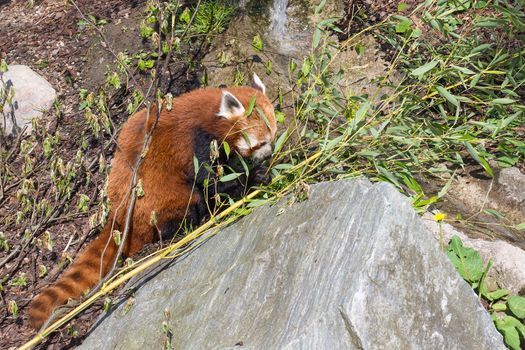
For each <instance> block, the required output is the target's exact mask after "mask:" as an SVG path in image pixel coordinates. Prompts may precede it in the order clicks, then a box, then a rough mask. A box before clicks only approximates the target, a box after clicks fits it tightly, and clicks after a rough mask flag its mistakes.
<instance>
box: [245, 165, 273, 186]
mask: <svg viewBox="0 0 525 350" xmlns="http://www.w3.org/2000/svg"><path fill="white" fill-rule="evenodd" d="M271 182H272V175H271V174H270V170H269V169H268V168H267V167H265V166H263V165H258V166H256V167H255V168H253V169H252V172H251V174H250V185H251V186H259V185H269V184H270V183H271Z"/></svg>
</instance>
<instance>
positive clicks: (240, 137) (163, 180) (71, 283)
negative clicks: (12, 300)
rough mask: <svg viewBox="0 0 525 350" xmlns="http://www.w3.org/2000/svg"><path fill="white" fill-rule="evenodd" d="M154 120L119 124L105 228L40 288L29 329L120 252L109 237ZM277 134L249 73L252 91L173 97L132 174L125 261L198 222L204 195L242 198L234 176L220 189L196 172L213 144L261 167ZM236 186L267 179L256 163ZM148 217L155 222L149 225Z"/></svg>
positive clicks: (121, 218)
mask: <svg viewBox="0 0 525 350" xmlns="http://www.w3.org/2000/svg"><path fill="white" fill-rule="evenodd" d="M252 98H255V107H254V108H253V109H252V113H251V114H250V115H246V110H247V109H248V108H250V102H251V101H252ZM155 114H156V111H155V108H151V109H150V113H149V117H148V112H147V111H146V110H142V111H140V112H137V113H136V114H134V115H133V116H131V117H130V118H129V120H128V121H127V122H126V123H125V124H124V126H123V128H122V130H121V132H120V135H119V138H118V141H117V145H118V147H117V151H116V153H115V157H114V159H113V161H112V165H111V170H110V174H109V185H108V191H107V192H108V198H109V200H110V203H111V210H110V214H109V219H108V222H107V223H106V225H105V226H104V228H103V229H102V231H101V232H100V234H99V236H98V237H97V238H96V239H95V240H93V241H92V242H91V243H90V244H89V245H88V246H87V247H86V248H85V250H84V251H83V252H82V253H81V254H80V255H79V257H78V258H77V259H76V260H75V262H74V263H73V265H72V266H71V267H70V268H69V269H68V270H67V271H66V272H65V273H64V274H63V276H61V278H60V279H59V280H58V282H56V283H55V284H53V285H52V286H50V287H47V288H45V289H44V290H43V291H42V292H41V293H40V294H38V295H37V296H36V298H35V299H34V300H33V301H32V302H31V304H30V307H29V323H30V325H31V326H32V327H33V328H36V329H38V328H40V327H41V326H42V325H43V323H44V322H45V321H46V320H47V319H48V318H49V316H50V315H51V313H52V312H53V310H54V309H55V308H56V307H58V306H61V305H63V304H64V303H66V302H67V300H68V299H69V298H73V299H76V298H79V297H80V296H81V295H82V294H83V293H84V292H85V291H86V290H88V289H89V288H92V287H93V286H94V285H96V283H98V281H99V280H100V277H101V275H102V276H104V275H106V274H107V273H108V272H109V270H110V267H111V266H112V264H113V261H114V259H115V256H116V254H117V252H118V248H119V247H118V246H117V244H116V243H115V240H114V239H113V234H112V233H113V232H114V230H118V231H121V232H122V231H123V229H124V224H125V220H126V211H127V207H128V204H129V201H130V184H131V178H132V167H133V165H134V164H135V162H136V161H137V159H138V157H140V156H141V152H142V149H143V142H144V136H145V134H146V133H147V132H149V131H150V130H151V129H152V127H153V125H154V120H155ZM276 129H277V126H276V122H275V115H274V109H273V106H272V104H271V103H270V101H269V100H268V99H267V97H266V96H265V86H264V84H263V83H262V81H261V80H260V79H259V77H257V75H255V74H254V83H253V85H252V87H247V86H245V87H231V88H222V89H221V88H203V89H198V90H194V91H192V92H189V93H186V94H183V95H181V96H179V97H177V98H174V99H173V101H172V108H171V110H167V108H163V109H162V110H161V112H160V113H159V118H158V122H157V125H156V127H155V128H154V129H153V132H152V138H151V143H150V145H149V147H148V150H147V153H146V156H145V158H144V159H143V162H142V165H141V167H140V168H139V171H138V179H140V181H141V183H142V188H143V191H144V193H145V195H144V196H141V197H139V198H137V200H136V203H135V206H134V210H133V215H132V221H131V227H130V230H129V233H128V237H127V239H126V241H125V243H124V247H123V253H124V255H125V256H132V255H133V254H135V253H136V252H137V251H138V250H140V249H141V248H142V247H144V245H146V244H147V243H151V242H154V241H156V240H158V239H159V236H160V235H163V236H165V235H166V234H168V235H170V234H171V235H173V234H174V233H176V231H177V230H179V229H180V227H181V224H182V223H183V221H186V220H187V221H188V222H189V223H190V225H191V224H198V223H199V222H200V221H201V220H202V219H203V217H205V216H206V213H207V212H208V210H207V207H206V200H207V197H209V196H213V195H215V194H218V193H228V194H231V195H233V196H237V195H239V194H240V193H241V192H242V188H244V187H243V186H239V183H240V182H242V181H240V179H239V178H237V179H236V180H233V181H229V182H225V183H222V182H220V181H215V182H213V181H211V183H213V185H211V183H210V181H208V180H207V178H208V177H209V175H210V174H208V173H207V171H206V170H205V169H206V167H203V166H201V167H199V169H200V170H199V171H198V173H197V174H195V170H194V169H195V167H194V163H195V162H196V161H197V162H198V163H200V164H204V163H209V162H210V153H211V152H212V150H211V149H210V144H211V142H212V141H213V140H216V141H217V142H218V144H221V143H223V142H226V143H227V144H228V145H229V146H230V147H231V152H232V153H233V151H236V152H237V153H239V154H240V155H241V156H242V157H245V158H252V159H253V160H254V162H255V163H259V164H260V161H261V160H263V159H265V158H268V157H269V156H271V154H272V142H273V140H274V138H275V133H276ZM223 153H224V152H223ZM194 158H196V161H195V160H194ZM220 158H224V155H221V157H220ZM221 161H224V159H221ZM207 169H210V168H209V167H207ZM208 171H209V170H208ZM212 175H213V174H212ZM241 180H244V181H246V182H249V183H248V186H250V185H255V184H260V183H265V182H267V181H268V175H266V169H265V168H264V167H262V166H261V165H259V166H256V167H255V168H254V169H253V170H252V171H251V172H250V176H249V179H241ZM206 186H208V188H207V187H206ZM239 188H241V189H239ZM153 212H154V213H155V215H156V224H152V223H151V216H152V213H153ZM159 231H160V232H159ZM103 252H104V254H102V253H103Z"/></svg>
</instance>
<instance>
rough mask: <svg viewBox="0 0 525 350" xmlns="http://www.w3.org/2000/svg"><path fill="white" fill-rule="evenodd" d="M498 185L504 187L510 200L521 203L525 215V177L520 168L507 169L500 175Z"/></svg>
mask: <svg viewBox="0 0 525 350" xmlns="http://www.w3.org/2000/svg"><path fill="white" fill-rule="evenodd" d="M498 184H499V185H501V186H502V188H503V190H504V191H505V192H506V193H507V195H508V196H509V198H510V199H512V200H514V201H516V202H517V203H519V206H520V208H521V209H522V211H523V212H524V213H525V175H524V174H522V173H521V172H520V170H519V169H518V168H505V169H502V170H501V171H500V173H499V176H498ZM524 221H525V218H524Z"/></svg>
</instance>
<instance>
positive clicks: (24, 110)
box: [0, 64, 56, 134]
mask: <svg viewBox="0 0 525 350" xmlns="http://www.w3.org/2000/svg"><path fill="white" fill-rule="evenodd" d="M2 79H3V81H4V82H5V84H6V85H7V86H12V88H13V89H14V99H13V103H12V107H11V106H9V105H7V106H6V110H5V114H6V115H12V114H13V111H14V120H15V123H16V126H17V127H18V128H20V129H23V128H24V127H25V126H27V131H29V130H31V120H32V119H33V118H41V117H42V115H43V112H45V111H47V110H48V109H49V108H51V106H52V105H53V102H54V101H55V98H56V91H55V89H53V87H52V86H51V84H50V83H49V82H48V81H47V80H45V79H44V78H43V77H42V76H40V75H39V74H38V73H36V72H35V71H33V70H32V69H31V68H29V67H28V66H24V65H18V64H16V65H10V66H9V68H8V71H7V72H5V73H4V74H3V76H2ZM12 119H13V118H6V120H5V124H4V121H3V120H2V121H0V127H1V128H3V129H4V130H5V131H6V133H7V134H11V133H13V132H14V129H13V128H14V123H13V120H12Z"/></svg>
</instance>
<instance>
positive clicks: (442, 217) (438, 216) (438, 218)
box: [434, 213, 447, 222]
mask: <svg viewBox="0 0 525 350" xmlns="http://www.w3.org/2000/svg"><path fill="white" fill-rule="evenodd" d="M446 217H447V216H446V215H445V214H443V213H437V214H436V215H434V220H436V221H438V222H439V221H443V220H445V218H446Z"/></svg>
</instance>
